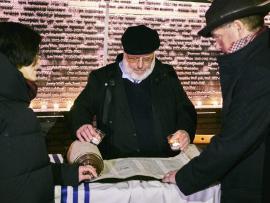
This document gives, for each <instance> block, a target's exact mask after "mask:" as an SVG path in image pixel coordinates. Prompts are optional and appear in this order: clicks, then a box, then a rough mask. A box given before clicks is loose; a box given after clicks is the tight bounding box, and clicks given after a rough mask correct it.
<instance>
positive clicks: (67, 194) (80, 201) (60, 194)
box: [49, 154, 90, 203]
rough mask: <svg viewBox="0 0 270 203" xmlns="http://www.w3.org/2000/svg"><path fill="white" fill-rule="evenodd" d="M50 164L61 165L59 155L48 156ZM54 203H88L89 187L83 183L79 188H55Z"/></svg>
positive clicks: (61, 161)
mask: <svg viewBox="0 0 270 203" xmlns="http://www.w3.org/2000/svg"><path fill="white" fill-rule="evenodd" d="M49 158H50V162H52V163H63V162H64V160H63V156H62V155H61V154H49ZM54 193H55V203H89V202H90V185H89V183H83V184H80V185H79V186H76V187H72V186H55V189H54Z"/></svg>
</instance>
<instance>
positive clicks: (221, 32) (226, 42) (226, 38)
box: [212, 23, 240, 53]
mask: <svg viewBox="0 0 270 203" xmlns="http://www.w3.org/2000/svg"><path fill="white" fill-rule="evenodd" d="M212 37H213V38H214V40H215V41H216V47H217V49H218V50H220V51H222V52H223V53H227V52H228V51H229V49H230V48H231V46H232V44H233V43H234V42H235V41H237V40H238V39H240V37H239V32H238V30H237V29H236V26H235V25H234V23H228V24H225V25H223V26H220V27H218V28H216V29H214V30H213V31H212Z"/></svg>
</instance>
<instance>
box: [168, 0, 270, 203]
mask: <svg viewBox="0 0 270 203" xmlns="http://www.w3.org/2000/svg"><path fill="white" fill-rule="evenodd" d="M269 10H270V1H269V0H268V1H259V0H237V1H235V0H214V1H213V3H212V4H211V6H210V8H209V9H208V11H207V12H206V15H205V16H206V26H205V27H204V28H203V29H202V30H201V31H199V35H201V36H203V37H213V38H214V40H215V41H216V45H217V48H218V49H220V51H221V52H223V54H221V56H219V57H217V61H218V64H219V68H220V69H219V72H220V83H221V90H222V97H223V108H222V112H223V114H222V126H221V132H220V133H219V134H218V135H216V136H215V137H214V138H212V140H211V143H210V144H209V145H208V146H207V148H206V149H205V150H204V151H203V152H202V153H201V154H200V156H198V157H196V158H194V159H193V160H191V161H190V162H189V163H188V164H187V165H185V166H184V167H183V168H182V169H180V170H179V171H172V172H169V173H168V174H166V175H165V176H164V179H163V181H164V182H172V183H176V184H177V186H178V187H179V189H180V190H181V191H182V192H183V193H184V194H186V195H188V194H191V193H194V192H196V191H199V190H202V189H204V188H206V187H208V186H210V185H212V184H215V183H216V182H221V203H261V202H262V193H263V189H262V184H263V170H264V158H265V152H266V150H267V148H269V141H267V140H269V136H270V105H269V102H270V80H269V78H270V63H269V59H270V31H269V28H266V27H264V16H265V15H266V14H267V13H268V12H269ZM267 142H268V143H267ZM268 151H269V149H268ZM268 153H269V152H268ZM265 173H269V171H268V172H266V171H265ZM268 202H269V201H268Z"/></svg>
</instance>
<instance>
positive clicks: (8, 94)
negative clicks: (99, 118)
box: [0, 53, 78, 203]
mask: <svg viewBox="0 0 270 203" xmlns="http://www.w3.org/2000/svg"><path fill="white" fill-rule="evenodd" d="M0 72H1V74H0V155H1V156H0V163H1V167H0V202H1V203H15V202H16V203H17V202H25V203H43V202H44V203H45V202H46V203H47V202H54V184H74V185H75V184H78V166H75V165H74V166H71V167H70V166H68V167H67V166H64V165H62V166H59V165H55V164H54V165H51V164H50V163H49V158H48V153H47V149H46V144H45V137H44V135H42V133H41V128H40V125H39V122H38V120H37V118H36V116H35V114H34V112H33V111H32V109H30V108H29V107H28V106H29V103H30V97H29V95H28V87H27V85H26V81H25V79H24V77H23V75H22V74H21V73H20V72H19V70H18V69H17V68H16V67H15V66H13V65H11V64H10V63H9V61H8V60H7V58H6V57H5V56H4V55H3V54H1V53H0ZM52 169H53V170H52ZM52 171H54V173H52Z"/></svg>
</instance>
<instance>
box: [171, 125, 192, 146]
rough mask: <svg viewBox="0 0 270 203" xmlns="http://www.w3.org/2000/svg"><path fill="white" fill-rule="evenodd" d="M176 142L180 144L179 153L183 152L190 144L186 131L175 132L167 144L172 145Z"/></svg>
mask: <svg viewBox="0 0 270 203" xmlns="http://www.w3.org/2000/svg"><path fill="white" fill-rule="evenodd" d="M174 140H176V141H177V142H179V144H180V146H179V147H180V149H181V151H185V150H186V148H187V147H188V145H189V143H190V137H189V134H188V133H187V131H185V130H177V131H176V132H175V133H173V134H172V136H171V137H170V138H169V139H168V142H169V144H171V143H173V141H174Z"/></svg>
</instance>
